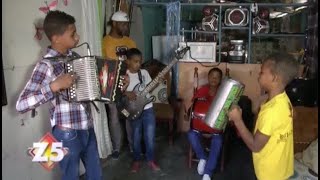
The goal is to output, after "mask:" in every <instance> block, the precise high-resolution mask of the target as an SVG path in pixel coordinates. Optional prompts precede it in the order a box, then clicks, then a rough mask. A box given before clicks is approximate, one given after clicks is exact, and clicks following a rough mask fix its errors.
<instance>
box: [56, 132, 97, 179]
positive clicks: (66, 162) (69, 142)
mask: <svg viewBox="0 0 320 180" xmlns="http://www.w3.org/2000/svg"><path fill="white" fill-rule="evenodd" d="M52 134H53V136H54V137H55V138H56V139H57V141H61V142H62V146H63V147H67V148H68V149H69V151H68V154H67V155H66V156H64V158H63V159H62V161H60V162H59V165H60V169H61V171H62V180H78V179H79V176H80V174H79V167H80V159H81V160H82V162H83V165H84V167H85V169H86V173H85V176H86V177H85V179H86V180H101V179H102V171H101V166H100V159H99V154H98V149H97V141H96V136H95V133H94V129H93V128H90V129H89V130H74V129H70V130H61V129H59V128H58V127H54V128H53V130H52Z"/></svg>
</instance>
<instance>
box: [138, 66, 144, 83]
mask: <svg viewBox="0 0 320 180" xmlns="http://www.w3.org/2000/svg"><path fill="white" fill-rule="evenodd" d="M138 76H139V81H140V84H142V83H143V82H142V74H141V70H140V69H139V71H138Z"/></svg>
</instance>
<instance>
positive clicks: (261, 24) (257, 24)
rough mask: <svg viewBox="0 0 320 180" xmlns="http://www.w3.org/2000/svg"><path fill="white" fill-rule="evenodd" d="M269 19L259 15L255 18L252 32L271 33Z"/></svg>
mask: <svg viewBox="0 0 320 180" xmlns="http://www.w3.org/2000/svg"><path fill="white" fill-rule="evenodd" d="M269 30H270V26H269V21H268V20H265V19H261V18H260V17H259V16H257V17H255V18H253V26H252V34H260V33H269Z"/></svg>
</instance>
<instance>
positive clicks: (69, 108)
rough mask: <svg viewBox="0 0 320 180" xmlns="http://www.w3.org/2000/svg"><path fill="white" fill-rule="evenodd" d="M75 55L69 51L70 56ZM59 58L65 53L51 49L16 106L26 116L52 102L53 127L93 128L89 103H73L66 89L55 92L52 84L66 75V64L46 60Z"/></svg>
mask: <svg viewBox="0 0 320 180" xmlns="http://www.w3.org/2000/svg"><path fill="white" fill-rule="evenodd" d="M74 54H75V53H74V52H72V51H71V50H69V51H68V54H67V56H72V55H74ZM55 56H61V54H60V53H58V52H57V51H55V50H53V49H51V48H50V47H48V49H47V54H46V55H45V56H44V58H43V59H42V60H41V61H39V62H38V63H37V64H36V66H35V68H34V70H33V73H32V75H31V78H30V80H29V81H28V83H27V84H26V86H25V88H24V89H23V91H22V92H21V94H20V96H19V99H18V101H17V104H16V109H17V111H18V112H20V113H25V112H27V111H29V110H32V109H35V108H36V107H38V106H40V105H41V104H44V103H46V102H49V112H50V121H51V126H52V127H54V126H55V125H59V126H63V127H66V128H71V129H88V128H90V127H93V120H92V116H91V110H90V104H89V103H78V102H69V101H68V100H67V93H66V91H65V90H63V91H60V92H57V93H53V92H52V90H51V88H50V83H51V82H52V81H54V80H55V79H56V78H57V76H59V75H61V74H63V73H64V72H65V70H64V63H63V62H59V61H55V60H48V59H46V58H48V57H55Z"/></svg>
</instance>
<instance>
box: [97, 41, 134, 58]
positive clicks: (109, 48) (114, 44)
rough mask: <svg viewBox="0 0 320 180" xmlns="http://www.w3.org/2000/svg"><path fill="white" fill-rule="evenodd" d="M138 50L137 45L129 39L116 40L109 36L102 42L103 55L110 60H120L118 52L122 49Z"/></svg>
mask: <svg viewBox="0 0 320 180" xmlns="http://www.w3.org/2000/svg"><path fill="white" fill-rule="evenodd" d="M130 48H136V43H135V42H134V41H133V40H132V39H131V38H129V37H127V36H123V37H122V38H114V37H111V36H110V35H107V36H105V37H104V38H103V40H102V55H103V57H106V58H108V59H114V60H118V59H119V57H118V56H117V54H116V52H118V51H119V50H120V49H125V50H128V49H130Z"/></svg>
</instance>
